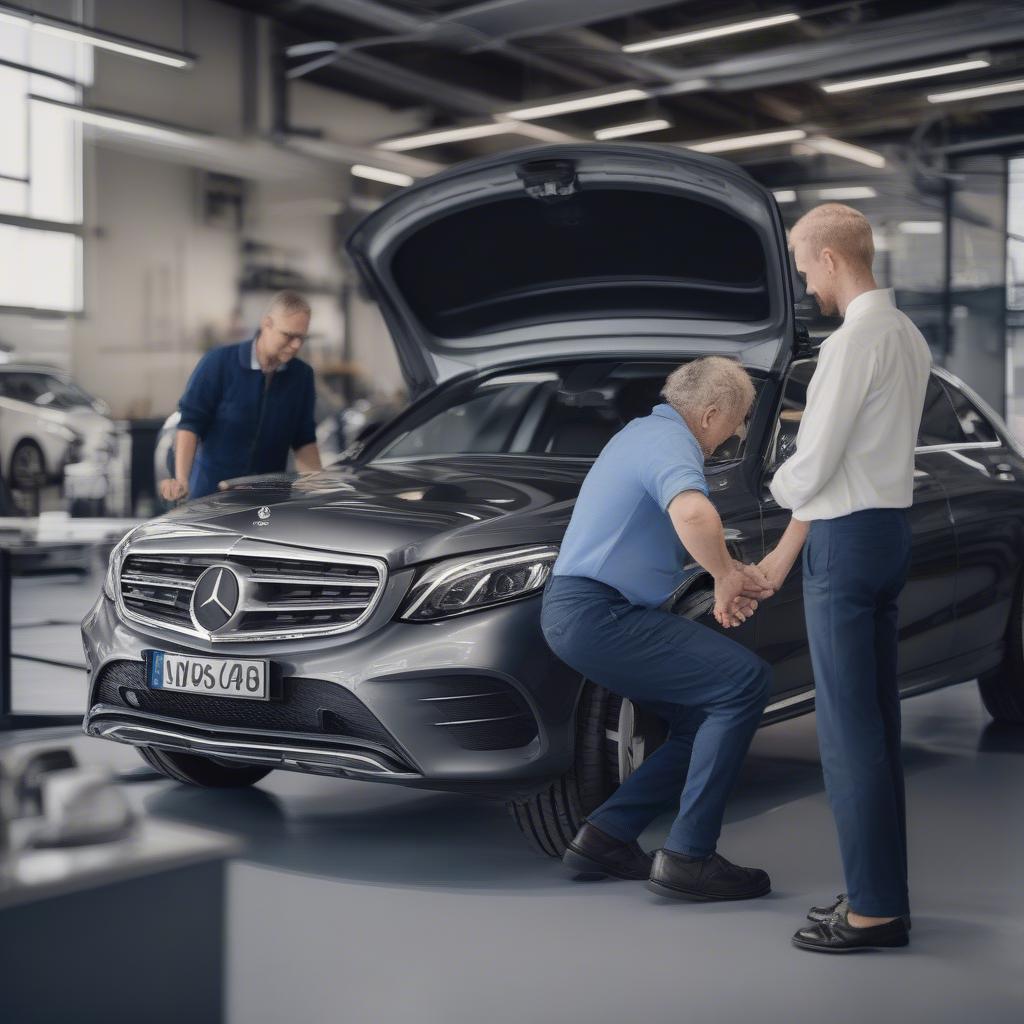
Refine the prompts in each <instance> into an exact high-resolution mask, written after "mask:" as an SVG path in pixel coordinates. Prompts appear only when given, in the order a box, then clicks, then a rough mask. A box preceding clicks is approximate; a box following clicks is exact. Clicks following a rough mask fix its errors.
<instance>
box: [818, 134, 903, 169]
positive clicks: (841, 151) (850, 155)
mask: <svg viewBox="0 0 1024 1024" xmlns="http://www.w3.org/2000/svg"><path fill="white" fill-rule="evenodd" d="M801 145H804V146H808V147H810V148H811V149H814V150H817V152H819V153H828V154H830V155H831V156H841V157H845V158H846V159H847V160H853V161H855V162H856V163H859V164H864V165H865V166H867V167H879V168H880V167H884V166H885V157H884V156H882V154H881V153H876V152H875V151H874V150H873V149H865V148H864V147H863V146H855V145H854V144H853V143H852V142H843V141H842V139H833V138H830V137H829V136H828V135H815V136H813V137H812V138H809V139H805V140H804V141H803V142H802V143H801Z"/></svg>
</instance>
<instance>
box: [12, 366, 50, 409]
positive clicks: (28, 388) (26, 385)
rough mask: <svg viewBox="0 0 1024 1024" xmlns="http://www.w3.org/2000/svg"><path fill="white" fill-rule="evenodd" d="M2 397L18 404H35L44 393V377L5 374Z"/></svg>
mask: <svg viewBox="0 0 1024 1024" xmlns="http://www.w3.org/2000/svg"><path fill="white" fill-rule="evenodd" d="M3 376H4V381H5V384H6V386H5V388H4V395H5V397H7V398H13V399H15V401H18V402H35V401H36V399H38V398H39V396H40V395H42V394H44V393H45V392H46V384H45V377H44V376H43V375H42V374H41V373H5V374H4V375H3Z"/></svg>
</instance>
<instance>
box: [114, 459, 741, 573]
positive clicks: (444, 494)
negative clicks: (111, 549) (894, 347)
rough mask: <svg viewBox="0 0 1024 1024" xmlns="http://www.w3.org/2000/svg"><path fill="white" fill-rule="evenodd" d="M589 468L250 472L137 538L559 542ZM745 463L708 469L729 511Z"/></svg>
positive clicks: (390, 558)
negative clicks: (736, 478)
mask: <svg viewBox="0 0 1024 1024" xmlns="http://www.w3.org/2000/svg"><path fill="white" fill-rule="evenodd" d="M590 465H591V463H590V462H589V461H587V460H582V459H580V460H576V459H559V460H554V459H551V458H531V457H528V456H511V457H485V456H474V457H461V458H450V459H432V460H429V461H426V460H419V461H416V460H414V461H407V462H400V463H399V462H396V463H392V464H387V465H382V464H377V465H368V466H349V467H340V468H336V469H331V470H326V471H324V472H321V473H317V474H314V475H311V476H303V477H295V476H286V475H274V476H265V477H252V478H248V479H247V480H246V481H244V482H236V484H233V485H232V489H231V490H228V491H222V492H219V493H217V494H213V495H209V496H208V497H205V498H199V499H197V500H196V501H193V502H189V503H188V504H186V505H183V506H181V507H179V508H177V509H173V510H172V511H170V512H168V513H167V514H166V515H164V516H161V517H160V518H159V519H155V520H152V521H151V522H149V523H147V524H144V525H143V526H142V527H140V528H139V529H138V530H137V531H136V532H135V533H134V534H133V535H132V542H133V544H134V543H136V542H139V541H143V540H146V539H149V538H153V539H162V538H165V537H167V536H168V535H171V534H175V533H177V534H180V535H182V536H188V535H190V534H194V535H196V536H202V535H204V534H214V535H224V534H226V535H231V536H243V537H247V538H251V539H256V540H260V541H266V542H271V543H276V544H282V545H289V546H293V547H298V548H305V549H314V550H323V551H330V552H338V553H347V554H359V555H370V556H375V557H378V558H382V559H384V560H385V561H386V562H387V563H388V565H389V566H390V567H391V568H392V569H398V568H401V567H403V566H407V565H414V564H417V563H420V562H424V561H430V560H432V559H435V558H442V557H447V556H450V555H459V554H464V553H469V552H476V551H484V550H489V549H493V548H500V547H512V546H515V545H520V544H542V543H553V544H557V543H559V542H560V541H561V539H562V535H563V533H564V532H565V528H566V526H567V525H568V523H569V518H570V516H571V515H572V509H573V506H574V504H575V502H576V498H577V496H578V494H579V489H580V485H581V484H582V482H583V478H584V477H585V476H586V473H587V470H588V469H589V468H590ZM738 469H739V467H738V466H736V465H733V466H729V467H722V468H721V469H720V470H714V469H713V470H712V472H711V474H710V475H711V476H714V477H715V478H716V479H715V483H714V486H713V488H712V491H713V493H714V497H715V501H716V504H717V505H718V506H719V510H720V511H721V512H722V513H723V517H724V516H726V515H727V514H728V509H729V508H730V507H731V506H732V505H733V504H735V503H737V502H740V501H741V500H742V499H741V498H740V497H739V491H740V490H741V489H740V488H737V487H736V486H734V485H733V482H734V476H735V475H736V474H737V473H738Z"/></svg>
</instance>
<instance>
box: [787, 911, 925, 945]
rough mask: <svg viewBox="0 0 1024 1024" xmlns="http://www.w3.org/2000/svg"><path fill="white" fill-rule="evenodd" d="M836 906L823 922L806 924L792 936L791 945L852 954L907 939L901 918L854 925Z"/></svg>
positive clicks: (904, 942) (901, 942) (900, 942)
mask: <svg viewBox="0 0 1024 1024" xmlns="http://www.w3.org/2000/svg"><path fill="white" fill-rule="evenodd" d="M846 914H847V911H846V910H845V909H840V910H837V911H836V912H835V914H833V915H832V917H831V918H829V920H827V921H822V922H820V923H819V924H811V925H807V926H806V927H805V928H801V929H800V930H799V931H798V932H797V933H796V935H794V936H793V945H794V946H799V947H800V948H801V949H812V950H814V951H815V952H818V953H856V952H859V951H861V950H866V949H895V948H896V947H898V946H905V945H907V943H909V942H910V935H909V934H908V933H907V925H906V922H905V921H904V920H903V918H902V917H896V918H893V920H891V921H887V922H886V923H885V924H876V925H872V926H871V927H870V928H854V927H853V925H851V924H850V922H849V921H848V920H847V917H846Z"/></svg>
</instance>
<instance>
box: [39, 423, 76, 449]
mask: <svg viewBox="0 0 1024 1024" xmlns="http://www.w3.org/2000/svg"><path fill="white" fill-rule="evenodd" d="M46 432H47V433H48V434H52V435H53V436H54V437H59V438H60V439H61V440H62V441H67V443H68V444H72V443H74V442H75V441H79V442H80V441H81V440H82V435H81V434H80V433H79V432H78V431H77V430H72V429H71V428H70V427H66V426H64V424H63V423H47V424H46Z"/></svg>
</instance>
